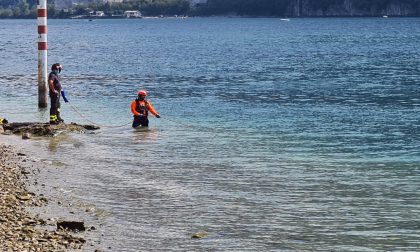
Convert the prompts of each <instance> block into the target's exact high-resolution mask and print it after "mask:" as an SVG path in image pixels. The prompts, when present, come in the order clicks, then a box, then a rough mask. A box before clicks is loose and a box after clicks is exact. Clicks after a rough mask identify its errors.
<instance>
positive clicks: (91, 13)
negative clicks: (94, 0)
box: [89, 11, 105, 17]
mask: <svg viewBox="0 0 420 252" xmlns="http://www.w3.org/2000/svg"><path fill="white" fill-rule="evenodd" d="M89 16H91V17H105V13H104V12H103V11H89Z"/></svg>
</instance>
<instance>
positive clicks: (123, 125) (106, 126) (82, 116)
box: [69, 104, 131, 128]
mask: <svg viewBox="0 0 420 252" xmlns="http://www.w3.org/2000/svg"><path fill="white" fill-rule="evenodd" d="M69 105H70V107H71V108H72V109H73V111H74V112H76V114H78V115H79V116H80V117H81V118H83V119H84V120H86V121H88V122H90V123H92V124H93V125H95V126H99V127H102V128H122V127H126V126H128V125H130V124H131V122H129V123H126V124H122V125H101V124H98V123H96V122H94V121H92V120H89V118H87V117H85V116H84V115H83V114H82V113H80V112H79V110H78V109H77V108H76V106H74V105H72V104H69Z"/></svg>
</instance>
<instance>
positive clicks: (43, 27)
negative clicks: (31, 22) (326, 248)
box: [38, 25, 47, 34]
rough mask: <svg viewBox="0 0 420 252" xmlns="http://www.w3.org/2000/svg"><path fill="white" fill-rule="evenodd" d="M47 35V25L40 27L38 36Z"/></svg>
mask: <svg viewBox="0 0 420 252" xmlns="http://www.w3.org/2000/svg"><path fill="white" fill-rule="evenodd" d="M44 33H47V26H46V25H38V34H44Z"/></svg>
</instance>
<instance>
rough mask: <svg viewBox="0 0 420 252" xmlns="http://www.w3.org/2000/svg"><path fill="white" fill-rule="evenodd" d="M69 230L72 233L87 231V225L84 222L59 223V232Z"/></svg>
mask: <svg viewBox="0 0 420 252" xmlns="http://www.w3.org/2000/svg"><path fill="white" fill-rule="evenodd" d="M60 229H68V230H71V231H75V232H78V231H85V230H86V228H85V223H84V222H83V221H57V230H60Z"/></svg>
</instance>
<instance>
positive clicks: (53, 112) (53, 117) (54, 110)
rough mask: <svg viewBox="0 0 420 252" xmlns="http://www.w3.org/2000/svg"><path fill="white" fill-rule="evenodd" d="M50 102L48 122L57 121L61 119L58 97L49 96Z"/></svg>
mask: <svg viewBox="0 0 420 252" xmlns="http://www.w3.org/2000/svg"><path fill="white" fill-rule="evenodd" d="M50 100H51V107H50V121H53V122H55V121H58V120H59V119H61V117H60V107H61V105H60V95H59V94H58V95H51V94H50Z"/></svg>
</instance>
